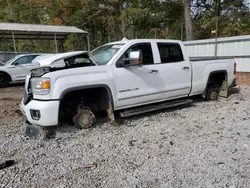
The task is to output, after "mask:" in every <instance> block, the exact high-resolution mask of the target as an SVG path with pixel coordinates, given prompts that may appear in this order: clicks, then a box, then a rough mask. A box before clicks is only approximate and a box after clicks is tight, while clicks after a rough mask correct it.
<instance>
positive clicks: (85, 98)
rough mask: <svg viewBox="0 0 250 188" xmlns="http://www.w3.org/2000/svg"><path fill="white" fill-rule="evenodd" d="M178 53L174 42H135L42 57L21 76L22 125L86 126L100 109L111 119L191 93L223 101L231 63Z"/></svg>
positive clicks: (178, 101)
mask: <svg viewBox="0 0 250 188" xmlns="http://www.w3.org/2000/svg"><path fill="white" fill-rule="evenodd" d="M184 49H185V47H184V46H183V43H182V42H181V41H177V40H157V39H136V40H122V41H118V42H113V43H108V44H105V45H103V46H100V47H98V48H96V49H95V50H93V51H92V52H91V53H88V52H85V51H80V52H68V53H63V54H57V55H53V56H49V57H48V58H46V57H45V58H43V59H41V60H40V61H38V63H39V64H40V68H37V69H34V70H32V71H31V73H30V74H29V75H27V77H26V84H25V92H24V93H25V94H24V98H23V99H22V102H21V105H20V107H21V110H22V112H23V114H24V115H25V117H26V120H27V121H26V122H27V123H29V124H32V125H38V126H54V125H58V123H59V122H60V121H62V119H63V118H69V119H71V120H73V122H74V123H75V124H76V125H78V126H79V127H81V128H88V127H90V126H91V125H92V124H93V122H94V120H95V115H96V114H97V113H98V112H102V111H104V112H105V113H106V114H107V116H108V117H109V118H110V119H111V120H114V112H117V113H119V114H120V115H121V116H122V117H127V116H132V115H136V114H140V113H144V112H150V111H153V110H159V109H163V108H167V107H171V106H176V105H181V104H187V103H190V102H192V100H191V99H190V98H189V97H190V96H194V95H203V96H204V98H207V99H210V100H211V99H212V100H215V99H217V96H218V95H221V96H224V97H227V91H228V88H229V87H230V86H231V85H232V84H233V83H234V78H235V71H236V64H235V62H234V59H225V60H205V61H195V62H190V60H189V58H188V56H187V54H186V53H185V50H184Z"/></svg>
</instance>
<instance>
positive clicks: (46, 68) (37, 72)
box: [31, 51, 98, 78]
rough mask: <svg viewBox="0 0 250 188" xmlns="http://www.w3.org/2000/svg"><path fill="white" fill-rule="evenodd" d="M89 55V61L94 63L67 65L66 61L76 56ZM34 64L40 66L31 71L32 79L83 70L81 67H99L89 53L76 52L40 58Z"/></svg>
mask: <svg viewBox="0 0 250 188" xmlns="http://www.w3.org/2000/svg"><path fill="white" fill-rule="evenodd" d="M83 54H88V55H89V59H90V60H91V61H92V63H73V64H66V63H65V61H64V59H67V58H71V57H73V56H76V55H83ZM33 63H35V64H38V65H39V68H35V69H32V70H31V78H32V77H41V76H43V75H44V74H47V73H50V72H54V71H61V70H65V69H73V68H81V67H89V66H92V67H93V66H98V64H97V63H96V62H95V61H94V59H93V58H92V57H91V55H90V54H89V53H88V52H87V51H76V52H67V53H60V54H54V55H51V54H50V55H46V56H43V57H40V58H39V59H36V60H34V61H33Z"/></svg>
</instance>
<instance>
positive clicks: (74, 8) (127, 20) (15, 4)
mask: <svg viewBox="0 0 250 188" xmlns="http://www.w3.org/2000/svg"><path fill="white" fill-rule="evenodd" d="M191 2H192V3H191V10H192V19H193V20H192V24H193V36H194V39H202V38H212V37H214V34H211V31H212V30H215V20H216V16H217V14H218V13H219V30H218V35H219V36H233V35H242V34H249V33H250V30H249V28H250V19H249V16H250V13H249V8H248V6H247V5H246V3H245V2H244V1H243V0H224V2H223V3H221V4H219V0H193V1H191ZM218 4H219V5H220V6H219V9H218ZM0 10H1V11H0V22H18V23H35V24H40V23H41V24H55V25H71V26H76V27H78V28H81V29H84V30H87V31H88V32H89V37H90V44H91V49H93V48H95V47H97V46H99V45H101V44H104V43H107V42H111V41H116V40H121V39H122V38H123V37H127V38H130V39H132V38H155V37H157V38H171V39H181V28H182V26H183V24H184V20H185V19H184V10H183V3H182V0H74V1H71V0H1V1H0ZM218 10H219V11H218ZM184 30H185V27H183V32H182V33H184ZM11 42H12V41H1V42H0V50H13V46H12V43H11ZM17 49H18V51H36V52H54V50H55V49H54V41H28V40H22V41H20V40H18V41H17ZM86 49H87V40H86V37H84V36H80V35H69V37H68V38H67V39H66V40H65V41H64V50H65V51H71V50H86Z"/></svg>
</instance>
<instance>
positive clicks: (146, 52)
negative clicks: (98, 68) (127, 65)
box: [121, 43, 154, 65]
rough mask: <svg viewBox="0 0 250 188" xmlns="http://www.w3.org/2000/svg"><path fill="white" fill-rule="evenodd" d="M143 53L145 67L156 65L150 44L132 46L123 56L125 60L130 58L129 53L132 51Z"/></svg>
mask: <svg viewBox="0 0 250 188" xmlns="http://www.w3.org/2000/svg"><path fill="white" fill-rule="evenodd" d="M139 50H141V52H142V59H143V65H151V64H154V59H153V53H152V48H151V44H150V43H143V44H136V45H133V46H131V47H130V48H129V49H128V50H127V51H126V52H125V53H124V54H123V56H122V58H121V59H123V58H129V53H130V52H131V51H139Z"/></svg>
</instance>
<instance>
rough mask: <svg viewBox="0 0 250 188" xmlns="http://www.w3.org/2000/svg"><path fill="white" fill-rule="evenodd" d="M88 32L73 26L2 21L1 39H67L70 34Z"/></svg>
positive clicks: (0, 26) (0, 27) (0, 28)
mask: <svg viewBox="0 0 250 188" xmlns="http://www.w3.org/2000/svg"><path fill="white" fill-rule="evenodd" d="M72 33H75V34H87V33H88V32H87V31H84V30H81V29H79V28H76V27H73V26H56V25H40V24H39V25H38V24H20V23H0V38H1V39H13V34H14V36H15V39H36V40H54V38H55V36H56V39H57V40H63V39H65V38H66V37H67V36H68V34H72Z"/></svg>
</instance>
